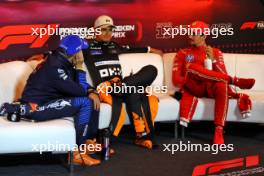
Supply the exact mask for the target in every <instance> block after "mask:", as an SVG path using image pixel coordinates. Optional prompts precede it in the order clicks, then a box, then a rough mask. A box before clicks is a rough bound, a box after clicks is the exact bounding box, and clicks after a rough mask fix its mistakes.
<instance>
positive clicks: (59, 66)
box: [21, 51, 98, 145]
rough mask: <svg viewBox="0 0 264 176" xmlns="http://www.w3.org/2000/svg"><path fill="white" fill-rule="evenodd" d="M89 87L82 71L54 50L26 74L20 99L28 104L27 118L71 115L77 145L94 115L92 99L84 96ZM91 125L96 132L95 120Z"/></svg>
mask: <svg viewBox="0 0 264 176" xmlns="http://www.w3.org/2000/svg"><path fill="white" fill-rule="evenodd" d="M92 89H93V88H92V87H90V85H88V83H87V81H86V72H84V71H82V70H76V69H75V68H74V66H73V65H72V63H70V62H69V60H68V59H67V58H65V57H64V56H63V55H62V54H61V53H60V52H58V51H55V52H53V53H52V54H50V55H49V56H48V58H47V60H46V61H45V62H43V63H41V64H40V65H38V66H37V68H36V69H35V70H34V71H33V73H32V74H31V75H30V76H29V79H28V80H27V84H26V86H25V89H24V92H23V94H22V98H21V102H22V103H26V104H28V105H29V106H27V107H28V108H29V109H27V112H29V113H27V114H26V118H28V119H32V120H36V121H45V120H51V119H58V118H63V117H69V116H74V123H75V129H76V142H77V144H78V145H80V144H84V143H85V141H86V139H87V136H88V134H87V131H88V132H89V131H90V130H88V124H89V121H90V120H91V121H94V120H92V119H91V118H97V116H96V115H92V114H94V113H93V102H92V101H91V100H90V99H89V98H88V94H89V92H90V90H92ZM95 121H98V120H95ZM89 128H90V126H89ZM92 128H94V129H95V130H93V131H97V129H98V123H97V124H96V123H95V124H93V127H92Z"/></svg>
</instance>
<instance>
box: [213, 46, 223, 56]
mask: <svg viewBox="0 0 264 176" xmlns="http://www.w3.org/2000/svg"><path fill="white" fill-rule="evenodd" d="M213 53H214V55H215V56H217V57H223V52H222V51H221V50H220V49H219V48H213Z"/></svg>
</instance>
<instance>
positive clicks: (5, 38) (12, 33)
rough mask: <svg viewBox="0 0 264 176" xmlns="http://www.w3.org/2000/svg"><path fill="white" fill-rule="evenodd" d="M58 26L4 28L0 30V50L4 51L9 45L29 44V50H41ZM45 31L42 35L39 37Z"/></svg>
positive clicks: (41, 25) (39, 25) (40, 25)
mask: <svg viewBox="0 0 264 176" xmlns="http://www.w3.org/2000/svg"><path fill="white" fill-rule="evenodd" d="M58 26H59V24H33V25H15V26H4V27H1V28H0V50H5V49H6V48H8V47H9V46H10V45H16V44H31V45H30V46H29V48H41V47H43V45H44V44H45V43H46V42H47V41H48V39H49V38H50V36H51V35H49V32H48V31H50V30H52V31H55V29H56V28H57V27H58ZM43 31H45V34H44V35H41V34H42V32H43Z"/></svg>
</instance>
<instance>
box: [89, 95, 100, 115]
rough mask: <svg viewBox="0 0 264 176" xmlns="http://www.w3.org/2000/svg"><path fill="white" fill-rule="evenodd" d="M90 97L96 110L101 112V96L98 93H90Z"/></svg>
mask: <svg viewBox="0 0 264 176" xmlns="http://www.w3.org/2000/svg"><path fill="white" fill-rule="evenodd" d="M88 97H89V98H90V99H91V100H93V103H94V110H96V111H99V109H100V99H99V96H98V95H97V94H96V93H89V96H88Z"/></svg>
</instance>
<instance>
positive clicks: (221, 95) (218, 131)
mask: <svg viewBox="0 0 264 176" xmlns="http://www.w3.org/2000/svg"><path fill="white" fill-rule="evenodd" d="M213 84H214V85H213V87H210V90H208V93H209V97H213V98H214V99H215V134H214V140H213V143H214V144H224V137H223V127H224V125H225V121H226V116H227V110H228V105H229V98H228V85H227V83H225V82H215V83H213Z"/></svg>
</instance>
